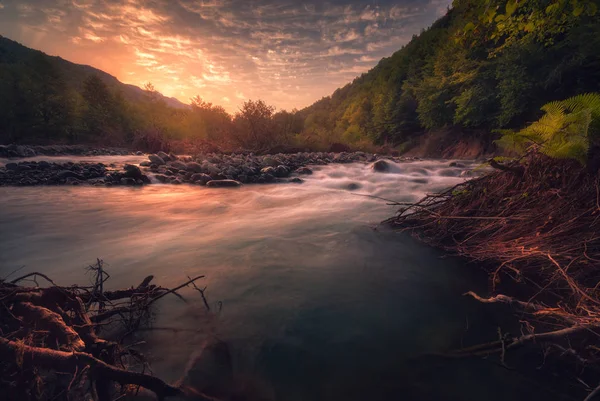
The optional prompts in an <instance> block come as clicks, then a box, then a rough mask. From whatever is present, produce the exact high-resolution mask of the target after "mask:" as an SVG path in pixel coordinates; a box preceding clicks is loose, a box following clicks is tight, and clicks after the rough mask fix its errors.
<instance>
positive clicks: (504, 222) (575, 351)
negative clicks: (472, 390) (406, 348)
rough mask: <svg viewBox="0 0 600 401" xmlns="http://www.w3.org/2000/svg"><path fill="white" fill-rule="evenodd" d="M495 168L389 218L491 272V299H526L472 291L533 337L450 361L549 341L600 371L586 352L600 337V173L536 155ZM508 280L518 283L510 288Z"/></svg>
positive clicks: (599, 357)
mask: <svg viewBox="0 0 600 401" xmlns="http://www.w3.org/2000/svg"><path fill="white" fill-rule="evenodd" d="M493 167H494V168H495V169H496V170H497V171H494V172H492V173H490V174H488V175H485V176H482V177H479V178H475V179H473V180H470V181H467V182H465V183H462V184H459V185H457V186H455V187H453V188H451V189H449V190H446V191H444V192H442V193H439V194H431V195H428V196H426V197H425V198H423V199H422V200H421V201H419V202H417V203H414V204H410V205H403V207H402V209H401V210H400V211H399V213H398V215H397V216H395V217H393V218H391V219H389V220H388V221H387V223H389V224H390V225H392V226H393V227H395V228H397V229H398V230H402V231H409V232H410V233H412V234H413V235H414V236H416V237H417V238H419V239H421V240H423V241H424V242H426V243H428V244H431V245H434V246H437V247H440V248H442V249H444V250H446V251H449V252H450V253H452V254H454V255H459V256H464V257H466V258H469V259H471V260H474V261H477V262H480V264H481V265H483V266H484V267H487V268H489V271H490V279H491V289H492V291H493V292H496V291H497V289H498V288H499V287H500V286H504V287H503V288H506V289H509V290H510V291H514V292H513V293H515V294H519V296H507V295H503V294H496V295H494V296H491V297H489V298H486V297H481V296H479V295H477V294H475V293H473V292H468V293H467V294H465V295H469V296H471V297H472V298H474V299H476V300H477V301H479V302H483V303H503V304H507V305H509V306H511V307H512V308H514V309H515V310H516V312H517V313H518V314H519V316H520V317H521V320H522V321H523V322H524V324H525V326H526V327H525V329H526V333H525V334H522V335H519V336H515V337H511V338H504V337H503V336H501V341H494V342H492V343H489V344H482V345H480V346H476V347H471V348H467V349H461V350H458V351H455V352H452V353H450V355H451V356H454V357H463V356H472V355H488V354H490V353H495V354H498V355H503V354H504V353H506V354H508V352H509V351H511V350H513V349H515V348H518V347H521V346H523V345H525V344H530V343H536V344H547V345H549V344H552V346H551V347H549V348H548V349H551V350H554V351H557V352H561V353H563V354H565V355H566V354H570V355H576V356H577V358H575V359H576V360H578V361H586V363H587V364H588V365H587V366H588V367H592V368H599V369H598V370H599V371H600V350H599V349H597V348H590V347H589V346H588V344H589V343H590V342H596V341H597V340H598V337H600V268H598V267H599V266H600V225H599V222H600V175H599V174H598V172H590V171H589V170H587V169H585V168H582V167H581V166H579V165H578V164H577V163H576V162H573V161H565V160H563V161H557V160H553V159H550V158H548V157H545V156H543V155H539V154H535V153H531V154H529V155H528V156H526V157H525V158H523V159H522V160H520V162H519V163H514V164H502V165H500V164H498V163H493ZM505 278H509V279H510V280H509V281H508V283H511V282H512V283H514V282H516V283H518V286H517V287H516V288H515V285H514V284H510V285H505V281H506V280H505ZM523 298H524V299H523ZM560 350H568V352H567V353H565V352H564V351H560ZM588 370H589V369H588ZM598 379H600V373H599V374H598Z"/></svg>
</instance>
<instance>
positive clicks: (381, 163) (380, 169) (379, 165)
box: [371, 160, 390, 173]
mask: <svg viewBox="0 0 600 401" xmlns="http://www.w3.org/2000/svg"><path fill="white" fill-rule="evenodd" d="M371 168H372V169H373V171H375V172H377V173H385V172H388V171H390V164H389V163H388V162H386V161H385V160H377V161H376V162H375V163H373V165H372V166H371Z"/></svg>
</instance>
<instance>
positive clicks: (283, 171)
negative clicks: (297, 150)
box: [275, 165, 290, 178]
mask: <svg viewBox="0 0 600 401" xmlns="http://www.w3.org/2000/svg"><path fill="white" fill-rule="evenodd" d="M288 175H290V172H289V171H288V169H287V167H285V166H282V165H279V166H277V167H276V168H275V177H279V178H282V177H287V176H288Z"/></svg>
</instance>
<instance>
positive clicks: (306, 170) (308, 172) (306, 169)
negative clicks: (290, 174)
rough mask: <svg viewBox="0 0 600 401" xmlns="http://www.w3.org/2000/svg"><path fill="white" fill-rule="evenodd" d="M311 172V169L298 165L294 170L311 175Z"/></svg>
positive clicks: (297, 172)
mask: <svg viewBox="0 0 600 401" xmlns="http://www.w3.org/2000/svg"><path fill="white" fill-rule="evenodd" d="M312 173H313V171H312V170H311V169H309V168H308V167H300V168H299V169H298V170H296V174H305V175H311V174H312Z"/></svg>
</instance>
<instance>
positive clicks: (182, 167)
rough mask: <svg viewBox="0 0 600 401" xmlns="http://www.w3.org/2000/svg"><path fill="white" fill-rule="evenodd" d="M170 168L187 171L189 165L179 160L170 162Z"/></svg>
mask: <svg viewBox="0 0 600 401" xmlns="http://www.w3.org/2000/svg"><path fill="white" fill-rule="evenodd" d="M169 166H171V167H173V168H176V169H177V170H187V165H186V164H185V163H184V162H180V161H179V160H176V161H173V162H169Z"/></svg>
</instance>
